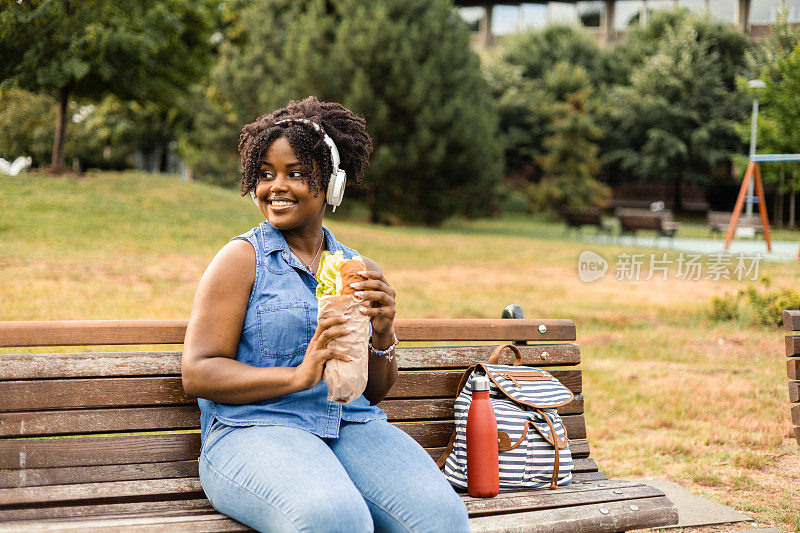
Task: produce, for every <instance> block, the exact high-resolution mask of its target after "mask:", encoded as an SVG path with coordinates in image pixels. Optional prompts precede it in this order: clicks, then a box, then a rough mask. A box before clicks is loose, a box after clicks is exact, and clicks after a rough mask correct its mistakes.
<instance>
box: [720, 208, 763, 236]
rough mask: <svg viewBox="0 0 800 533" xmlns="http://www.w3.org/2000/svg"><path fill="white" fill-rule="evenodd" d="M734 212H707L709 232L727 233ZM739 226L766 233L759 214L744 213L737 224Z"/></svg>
mask: <svg viewBox="0 0 800 533" xmlns="http://www.w3.org/2000/svg"><path fill="white" fill-rule="evenodd" d="M731 216H733V213H731V212H729V211H709V212H708V213H707V214H706V218H707V221H708V232H709V234H712V235H713V234H717V233H720V234H722V233H725V232H727V231H728V224H730V221H731ZM736 227H737V228H753V230H754V232H755V233H764V225H763V224H762V223H761V217H760V216H758V215H750V216H747V215H742V216H740V217H739V221H738V222H737V224H736Z"/></svg>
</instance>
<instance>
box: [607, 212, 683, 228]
mask: <svg viewBox="0 0 800 533" xmlns="http://www.w3.org/2000/svg"><path fill="white" fill-rule="evenodd" d="M616 216H617V219H618V220H619V224H620V226H621V227H622V228H624V229H654V230H660V229H664V223H665V222H668V223H671V222H674V217H673V215H672V210H670V209H661V210H659V211H650V210H649V209H617V210H616Z"/></svg>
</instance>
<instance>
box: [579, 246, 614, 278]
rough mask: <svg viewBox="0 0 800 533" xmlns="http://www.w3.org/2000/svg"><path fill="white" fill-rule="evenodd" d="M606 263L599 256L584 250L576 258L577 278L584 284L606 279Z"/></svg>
mask: <svg viewBox="0 0 800 533" xmlns="http://www.w3.org/2000/svg"><path fill="white" fill-rule="evenodd" d="M607 271H608V261H606V260H605V259H603V257H602V256H601V255H599V254H596V253H594V252H592V251H590V250H584V251H582V252H581V255H580V256H578V277H579V278H580V279H581V281H582V282H584V283H591V282H593V281H597V280H598V279H602V278H604V277H606V272H607Z"/></svg>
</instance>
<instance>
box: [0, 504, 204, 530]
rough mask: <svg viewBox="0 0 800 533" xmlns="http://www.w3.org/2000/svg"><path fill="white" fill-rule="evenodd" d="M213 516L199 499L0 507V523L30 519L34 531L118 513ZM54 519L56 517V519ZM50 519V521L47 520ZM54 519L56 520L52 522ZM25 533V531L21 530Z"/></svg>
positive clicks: (28, 525) (30, 525)
mask: <svg viewBox="0 0 800 533" xmlns="http://www.w3.org/2000/svg"><path fill="white" fill-rule="evenodd" d="M151 513H158V514H159V515H167V516H168V515H169V514H173V515H175V514H184V515H189V514H198V515H202V514H216V510H215V509H214V507H213V506H212V505H211V502H209V501H208V499H207V498H206V497H205V496H203V497H202V498H192V499H181V500H169V501H158V500H156V501H152V500H146V501H133V502H126V503H103V504H96V503H88V504H87V503H85V502H76V503H75V504H74V505H61V506H58V507H16V508H13V509H3V508H0V524H1V523H2V521H3V520H30V522H28V523H26V524H25V526H27V527H30V528H35V527H36V526H40V527H44V526H46V525H47V524H60V525H61V530H63V529H64V523H65V522H73V521H72V520H70V519H71V518H74V519H77V520H86V517H90V516H98V515H100V516H103V515H105V516H109V515H119V514H139V515H144V514H151ZM55 517H58V518H57V519H56V518H55ZM48 519H50V520H48ZM56 520H57V521H56ZM22 531H29V529H22Z"/></svg>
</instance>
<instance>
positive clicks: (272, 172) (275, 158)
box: [256, 137, 325, 231]
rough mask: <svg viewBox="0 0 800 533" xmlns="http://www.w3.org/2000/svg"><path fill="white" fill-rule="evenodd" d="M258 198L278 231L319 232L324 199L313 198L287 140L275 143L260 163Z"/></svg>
mask: <svg viewBox="0 0 800 533" xmlns="http://www.w3.org/2000/svg"><path fill="white" fill-rule="evenodd" d="M256 198H257V199H258V205H259V207H260V208H261V212H262V213H264V216H265V217H266V218H267V221H268V222H269V223H270V224H272V226H274V227H275V228H277V229H279V230H283V231H285V230H294V229H300V230H309V231H316V230H318V228H319V227H320V226H321V225H322V215H323V214H324V213H325V195H324V194H322V193H321V192H320V193H318V194H317V195H316V196H314V193H313V191H311V190H310V189H309V187H308V172H307V169H305V168H304V167H303V165H302V164H301V163H300V160H299V159H298V158H297V156H295V154H294V150H292V147H291V145H290V144H289V141H288V140H287V139H286V138H285V137H280V138H278V139H276V140H275V141H274V142H273V143H272V145H271V146H270V147H269V149H268V150H267V154H266V155H265V156H264V160H263V162H262V163H261V175H260V176H259V181H258V185H256Z"/></svg>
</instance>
